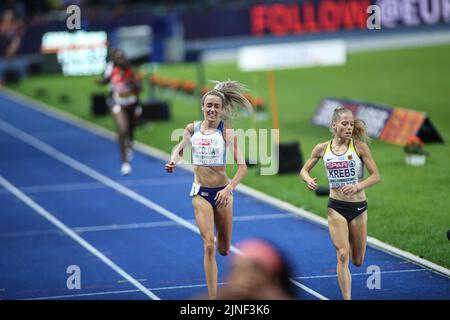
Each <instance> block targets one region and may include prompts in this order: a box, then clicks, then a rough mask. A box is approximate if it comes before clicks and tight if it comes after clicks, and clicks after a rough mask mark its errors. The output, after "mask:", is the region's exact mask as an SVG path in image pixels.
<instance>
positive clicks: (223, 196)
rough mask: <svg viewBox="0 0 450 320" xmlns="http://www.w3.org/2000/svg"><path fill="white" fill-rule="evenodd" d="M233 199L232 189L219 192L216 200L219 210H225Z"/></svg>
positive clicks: (226, 188)
mask: <svg viewBox="0 0 450 320" xmlns="http://www.w3.org/2000/svg"><path fill="white" fill-rule="evenodd" d="M230 198H231V189H229V188H228V187H225V188H223V189H222V190H220V191H219V192H217V194H216V197H215V198H214V200H216V206H217V208H222V207H223V208H225V207H227V206H228V204H229V203H230Z"/></svg>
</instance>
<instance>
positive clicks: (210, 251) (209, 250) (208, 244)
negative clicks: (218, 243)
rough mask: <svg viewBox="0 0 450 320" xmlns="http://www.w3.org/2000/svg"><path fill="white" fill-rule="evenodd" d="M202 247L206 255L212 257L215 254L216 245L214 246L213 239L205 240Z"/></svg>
mask: <svg viewBox="0 0 450 320" xmlns="http://www.w3.org/2000/svg"><path fill="white" fill-rule="evenodd" d="M204 248H205V255H206V256H208V257H214V256H215V255H216V247H215V246H214V241H205V244H204Z"/></svg>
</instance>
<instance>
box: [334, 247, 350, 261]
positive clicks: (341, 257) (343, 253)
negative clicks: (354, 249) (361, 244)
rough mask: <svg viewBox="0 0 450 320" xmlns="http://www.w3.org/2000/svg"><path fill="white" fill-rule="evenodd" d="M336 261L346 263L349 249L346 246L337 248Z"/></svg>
mask: <svg viewBox="0 0 450 320" xmlns="http://www.w3.org/2000/svg"><path fill="white" fill-rule="evenodd" d="M337 255H338V262H339V263H348V259H349V255H350V251H349V249H348V248H339V249H338V250H337Z"/></svg>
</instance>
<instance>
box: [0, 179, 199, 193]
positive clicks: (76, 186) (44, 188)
mask: <svg viewBox="0 0 450 320" xmlns="http://www.w3.org/2000/svg"><path fill="white" fill-rule="evenodd" d="M183 182H186V183H187V182H189V183H192V177H174V178H170V179H167V180H162V179H141V180H124V181H121V183H122V184H123V185H125V186H127V187H146V186H162V185H172V184H180V183H183ZM18 188H19V189H20V190H21V191H22V192H24V193H26V194H32V193H33V194H34V193H45V192H63V191H89V190H95V189H105V188H107V187H106V186H105V185H104V184H102V183H99V182H80V183H64V184H50V185H39V186H23V187H21V186H19V187H18ZM0 194H9V192H8V191H6V190H0Z"/></svg>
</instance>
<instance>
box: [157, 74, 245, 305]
mask: <svg viewBox="0 0 450 320" xmlns="http://www.w3.org/2000/svg"><path fill="white" fill-rule="evenodd" d="M244 90H245V87H244V86H243V85H242V84H240V83H238V82H236V81H230V80H229V81H224V82H217V81H216V85H215V87H214V89H213V90H210V91H208V92H207V93H205V94H204V95H203V97H202V99H201V107H202V111H203V117H204V120H203V121H196V122H193V123H189V124H188V125H187V126H186V128H185V130H184V134H183V139H182V141H181V142H180V143H179V144H178V145H177V146H176V147H175V149H174V151H173V152H172V155H171V159H170V161H169V163H167V164H166V165H165V169H166V171H167V172H169V173H170V172H173V171H174V170H175V167H176V164H177V163H178V161H179V160H180V157H181V155H182V154H183V150H184V148H185V147H186V146H187V145H188V144H189V143H191V146H192V164H193V165H194V183H193V184H192V189H191V193H190V195H191V196H192V204H193V206H194V212H195V218H196V220H197V225H198V228H199V230H200V234H201V236H202V239H203V244H204V269H205V276H206V282H207V284H208V295H209V297H210V298H215V297H216V294H217V263H216V247H217V250H218V251H219V253H220V254H221V255H224V256H225V255H227V254H228V253H229V250H230V246H231V233H232V216H233V211H232V210H233V208H232V205H233V195H232V191H233V189H234V188H235V187H236V186H237V185H238V184H239V182H240V181H241V179H242V178H243V177H244V175H245V174H246V172H247V166H246V164H245V159H244V157H243V155H242V153H241V152H240V150H239V148H238V146H237V138H236V135H235V132H234V130H233V128H232V127H230V125H229V122H228V121H229V120H230V119H231V117H232V115H233V113H234V111H235V109H237V108H239V107H241V108H243V109H245V110H247V111H252V106H251V104H250V102H249V101H248V100H247V99H246V98H245V97H244V95H243V94H242V92H243V91H244ZM227 149H228V150H232V152H233V156H234V161H235V162H236V163H237V164H238V169H237V172H236V174H235V175H234V177H233V179H231V180H229V178H228V176H227V173H226V170H225V168H226V160H227ZM214 228H216V239H217V243H216V245H215V244H214Z"/></svg>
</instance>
